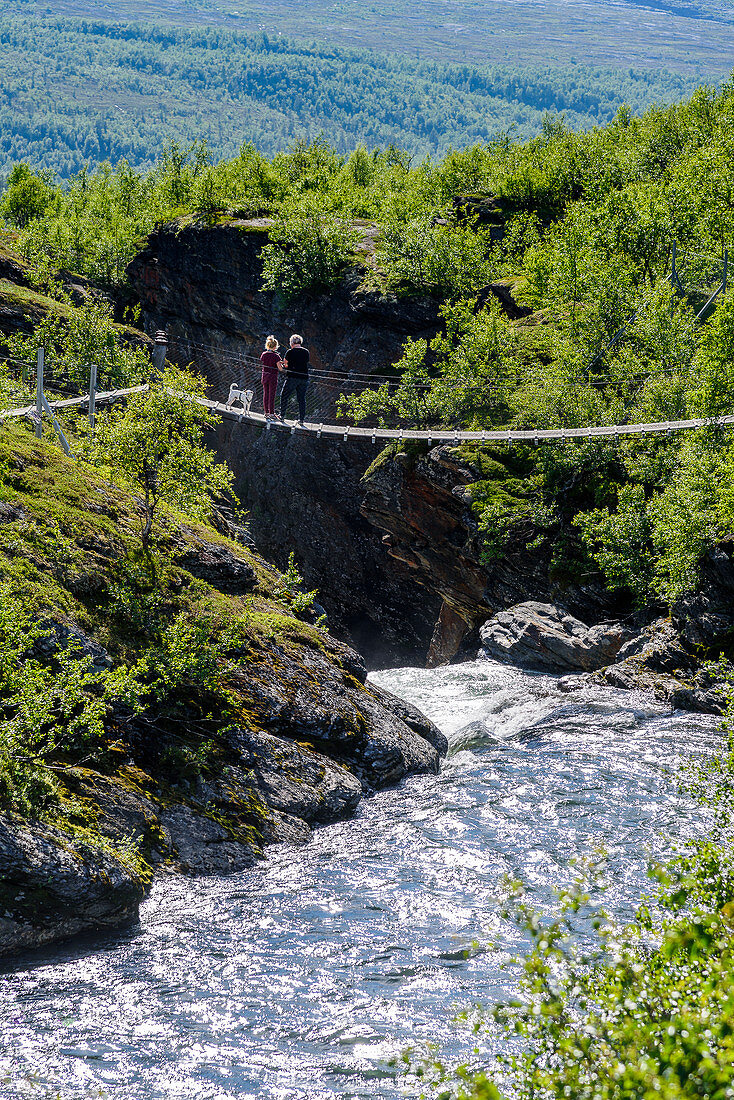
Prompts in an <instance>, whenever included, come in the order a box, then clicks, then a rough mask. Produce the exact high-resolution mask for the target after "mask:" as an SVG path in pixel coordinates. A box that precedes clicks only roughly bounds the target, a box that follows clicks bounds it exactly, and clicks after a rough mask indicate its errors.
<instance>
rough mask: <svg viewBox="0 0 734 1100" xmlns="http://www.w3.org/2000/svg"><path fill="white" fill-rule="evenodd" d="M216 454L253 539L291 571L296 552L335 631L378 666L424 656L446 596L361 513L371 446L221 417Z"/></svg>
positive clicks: (372, 450)
mask: <svg viewBox="0 0 734 1100" xmlns="http://www.w3.org/2000/svg"><path fill="white" fill-rule="evenodd" d="M217 451H218V454H219V455H220V456H221V457H226V459H227V461H228V462H229V464H230V466H231V467H232V469H233V470H234V473H235V492H236V493H237V496H238V497H239V499H240V500H241V501H242V503H243V505H244V506H245V507H246V508H247V509H248V511H249V516H248V522H249V526H250V532H251V535H252V537H253V539H254V541H255V543H256V545H257V546H258V547H259V548H260V550H261V551H262V552H263V554H265V555H266V557H267V558H268V559H269V560H270V561H272V562H274V563H275V564H276V565H277V566H279V568H281V569H285V567H286V565H287V563H288V555H289V554H290V552H291V551H293V552H294V553H295V555H296V560H297V562H298V567H299V569H300V571H301V573H302V574H303V576H304V579H305V584H306V587H307V588H309V589H310V588H316V589H318V593H319V601H320V602H321V603H322V604H323V606H324V608H325V610H326V612H327V615H328V621H329V629H330V630H331V631H332V633H335V634H336V635H337V636H338V637H340V638H343V639H344V640H346V641H348V642H349V643H350V644H351V645H353V646H355V647H356V648H357V649H358V650H359V651H360V652H362V653H364V654H365V657H366V658H367V660H368V662H369V664H370V666H371V667H373V668H380V667H385V666H387V665H395V664H408V663H411V662H414V661H415V660H416V659H418V660H422V659H423V658H424V657H425V654H426V651H427V649H428V644H429V641H430V638H431V635H432V633H433V630H434V623H435V621H436V618H437V616H438V613H439V610H440V607H441V600H440V597H439V596H438V595H436V594H435V593H433V592H430V591H429V590H428V589H426V588H425V587H423V586H421V585H420V584H418V583H417V580H416V578H415V577H414V575H413V572H412V570H411V569H410V568H409V567H408V566H407V565H405V564H404V563H402V562H398V561H395V560H394V559H391V557H390V556H389V554H388V550H387V547H386V546H384V545H383V543H382V541H381V535H382V532H381V531H377V530H376V529H375V527H374V526H373V524H371V523H370V522H369V521H368V519H367V518H366V517H365V516H364V515H363V514H362V512H361V511H360V506H361V504H362V498H363V496H364V490H363V488H362V485H361V478H362V475H363V473H364V471H365V469H366V468H367V466H368V465H369V464H370V462H371V461H372V459H373V458H374V455H375V451H374V449H373V447H372V446H371V444H369V443H364V444H359V443H354V442H349V443H346V444H343V443H341V442H333V441H327V440H318V439H314V438H313V437H311V436H303V435H294V436H291V435H289V434H286V433H283V432H267V431H265V430H264V429H262V428H260V427H257V426H255V425H252V424H246V423H234V422H231V421H227V422H222V424H221V425H220V427H219V429H218V433H217Z"/></svg>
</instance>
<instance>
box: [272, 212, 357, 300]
mask: <svg viewBox="0 0 734 1100" xmlns="http://www.w3.org/2000/svg"><path fill="white" fill-rule="evenodd" d="M269 236H270V243H269V244H266V245H265V247H264V248H263V251H262V260H263V289H264V290H270V291H272V292H274V293H275V294H278V295H280V296H281V297H282V298H284V299H286V300H287V299H290V298H295V297H296V296H297V295H299V294H304V293H306V292H307V291H314V290H315V291H318V290H326V289H327V288H328V287H331V286H334V285H335V284H336V283H337V282H339V280H340V279H341V277H342V275H343V274H344V271H345V269H346V267H347V266H348V264H349V263H350V262H352V261H353V258H354V247H355V245H356V243H357V241H358V239H359V234H358V233H357V232H355V230H354V229H353V228H352V226H351V225H350V224H349V223H348V222H347V221H345V220H344V219H343V218H339V217H335V216H333V215H329V214H322V213H320V212H317V211H315V210H309V209H300V208H291V209H288V210H287V211H286V212H284V213H283V214H281V215H279V216H278V217H277V218H276V220H275V222H274V224H273V225H272V226H271V228H270V232H269Z"/></svg>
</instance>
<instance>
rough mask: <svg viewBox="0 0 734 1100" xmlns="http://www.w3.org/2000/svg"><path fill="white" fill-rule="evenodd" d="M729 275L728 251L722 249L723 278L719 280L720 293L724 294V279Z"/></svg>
mask: <svg viewBox="0 0 734 1100" xmlns="http://www.w3.org/2000/svg"><path fill="white" fill-rule="evenodd" d="M728 274H729V249H728V248H725V249H724V276H723V278H722V280H721V293H722V294H726V279H727V275H728Z"/></svg>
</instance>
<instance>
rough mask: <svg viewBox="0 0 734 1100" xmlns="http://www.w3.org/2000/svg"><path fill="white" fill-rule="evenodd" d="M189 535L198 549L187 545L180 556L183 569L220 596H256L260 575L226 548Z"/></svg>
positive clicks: (194, 535)
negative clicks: (224, 594)
mask: <svg viewBox="0 0 734 1100" xmlns="http://www.w3.org/2000/svg"><path fill="white" fill-rule="evenodd" d="M188 534H189V535H190V536H191V537H193V538H194V539H195V540H196V541H195V543H194V545H191V544H186V546H185V548H184V549H183V550H181V552H180V553H179V555H178V564H179V565H180V566H181V567H182V568H183V569H185V570H186V571H187V572H188V573H191V575H192V576H193V577H196V578H197V579H198V580H200V581H205V582H206V583H207V584H210V585H211V586H212V588H217V589H219V591H220V592H227V593H229V594H230V595H234V596H239V595H243V594H246V593H248V592H252V590H253V588H254V587H255V585H256V583H257V575H256V573H255V570H254V568H253V567H252V565H250V563H249V562H248V561H245V560H244V559H243V558H238V557H235V555H234V554H233V553H232V551H231V550H230V549H229V548H228V547H226V546H220V545H218V544H217V543H214V542H205V541H204V540H203V539H200V538H198V537H197V536H196V534H195V533H194V532H192V531H189V532H188Z"/></svg>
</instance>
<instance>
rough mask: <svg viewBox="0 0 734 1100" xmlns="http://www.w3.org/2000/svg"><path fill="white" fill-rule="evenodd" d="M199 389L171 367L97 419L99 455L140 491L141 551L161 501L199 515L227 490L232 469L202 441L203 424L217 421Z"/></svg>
mask: <svg viewBox="0 0 734 1100" xmlns="http://www.w3.org/2000/svg"><path fill="white" fill-rule="evenodd" d="M204 390H205V383H204V380H203V379H201V378H197V377H196V376H195V375H193V374H190V373H189V372H188V371H184V370H179V369H177V368H173V367H170V368H168V369H167V370H166V372H165V373H164V374H163V375H162V377H161V378H160V379H159V380H158V381H155V382H152V383H151V384H150V386H149V388H148V390H147V391H146V392H145V393H139V394H133V395H132V396H131V397H130V399H129V400H128V402H127V403H126V405H125V406H124V407H120V408H116V409H113V410H112V411H111V412H110V413H109V414H108V415H107V416H106V417H104V418H103V419H102V420H101V421H100V426H99V434H98V441H97V448H98V456H99V458H100V459H101V460H102V461H103V462H104V463H106V464H107V465H109V466H110V467H112V469H113V470H117V471H119V472H120V473H121V474H123V476H124V477H125V478H126V479H127V480H128V481H129V482H131V483H132V484H133V486H135V487H136V488H137V489H139V490H140V491H141V493H142V496H141V498H140V503H141V506H142V510H143V516H144V522H143V528H142V532H141V538H142V543H143V548H144V550H145V551H146V552H147V551H149V550H150V546H151V536H152V531H153V521H154V519H155V517H156V514H157V512H158V509H159V506H160V504H161V502H166V503H167V504H170V505H171V506H172V507H174V508H178V509H180V510H181V511H184V512H188V513H189V514H190V515H193V516H197V517H198V516H202V515H204V514H205V513H206V511H207V510H208V508H209V506H210V503H211V499H212V497H213V496H219V495H222V494H224V493H228V492H230V491H231V487H232V473H231V471H230V470H229V469H228V467H227V466H226V465H224V464H220V463H216V462H215V461H214V457H213V455H212V454H211V452H210V451H208V450H207V449H206V447H205V446H204V442H203V440H204V429H205V428H206V427H208V426H210V425H213V424H214V423H215V422H216V421H215V418H214V417H213V416H212V415H211V413H209V411H208V410H207V409H206V407H205V406H203V405H201V404H199V402H198V401H197V400H196V399H197V397H201V396H203V394H204Z"/></svg>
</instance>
